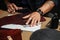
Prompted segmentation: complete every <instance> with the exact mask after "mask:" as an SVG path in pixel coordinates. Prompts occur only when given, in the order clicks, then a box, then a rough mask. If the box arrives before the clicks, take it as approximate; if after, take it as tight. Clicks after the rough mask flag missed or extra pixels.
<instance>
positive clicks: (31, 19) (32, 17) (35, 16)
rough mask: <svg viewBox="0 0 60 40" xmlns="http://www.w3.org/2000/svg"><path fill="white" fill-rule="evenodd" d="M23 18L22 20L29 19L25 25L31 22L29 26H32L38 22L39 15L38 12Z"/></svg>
mask: <svg viewBox="0 0 60 40" xmlns="http://www.w3.org/2000/svg"><path fill="white" fill-rule="evenodd" d="M23 18H24V19H26V18H29V19H28V20H27V22H26V24H29V23H30V22H31V23H30V26H34V25H36V24H37V23H39V22H40V18H41V15H40V14H39V13H38V12H33V13H31V14H29V15H27V16H24V17H23Z"/></svg>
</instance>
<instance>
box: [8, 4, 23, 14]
mask: <svg viewBox="0 0 60 40" xmlns="http://www.w3.org/2000/svg"><path fill="white" fill-rule="evenodd" d="M7 8H8V12H10V13H15V11H16V10H19V9H22V7H17V6H16V5H15V4H14V3H8V4H7Z"/></svg>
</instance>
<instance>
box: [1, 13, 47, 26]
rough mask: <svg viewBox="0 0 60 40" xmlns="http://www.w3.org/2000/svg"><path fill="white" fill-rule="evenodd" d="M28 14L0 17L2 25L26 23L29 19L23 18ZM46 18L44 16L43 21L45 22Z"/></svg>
mask: <svg viewBox="0 0 60 40" xmlns="http://www.w3.org/2000/svg"><path fill="white" fill-rule="evenodd" d="M26 15H27V14H17V15H14V16H8V17H4V18H1V19H0V26H2V25H6V24H20V25H25V23H26V21H27V19H23V18H22V17H24V16H26ZM45 20H46V19H45V18H44V17H43V16H42V17H41V20H40V21H41V22H44V21H45Z"/></svg>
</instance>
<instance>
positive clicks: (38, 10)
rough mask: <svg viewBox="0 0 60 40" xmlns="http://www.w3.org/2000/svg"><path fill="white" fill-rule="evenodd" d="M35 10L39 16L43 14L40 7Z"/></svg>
mask: <svg viewBox="0 0 60 40" xmlns="http://www.w3.org/2000/svg"><path fill="white" fill-rule="evenodd" d="M36 12H38V13H39V14H40V15H41V16H43V15H44V14H43V12H42V11H41V9H37V10H36Z"/></svg>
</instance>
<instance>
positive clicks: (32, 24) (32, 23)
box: [30, 18, 35, 27]
mask: <svg viewBox="0 0 60 40" xmlns="http://www.w3.org/2000/svg"><path fill="white" fill-rule="evenodd" d="M34 23H35V18H33V19H32V21H31V24H30V26H31V27H32V26H34Z"/></svg>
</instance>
